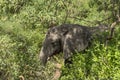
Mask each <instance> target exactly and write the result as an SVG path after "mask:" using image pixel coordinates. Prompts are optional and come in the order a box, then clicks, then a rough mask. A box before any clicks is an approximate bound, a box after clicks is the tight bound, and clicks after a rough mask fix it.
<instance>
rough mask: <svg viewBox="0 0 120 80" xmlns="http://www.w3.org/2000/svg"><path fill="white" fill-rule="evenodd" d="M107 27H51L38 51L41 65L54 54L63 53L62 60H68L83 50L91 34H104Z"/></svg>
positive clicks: (65, 25)
mask: <svg viewBox="0 0 120 80" xmlns="http://www.w3.org/2000/svg"><path fill="white" fill-rule="evenodd" d="M107 29H108V27H106V26H104V25H100V26H97V27H86V26H81V25H78V24H63V25H60V26H55V27H52V28H50V29H49V30H48V32H47V33H46V37H45V40H44V41H43V46H42V48H41V51H40V60H41V62H42V64H43V65H45V64H46V63H47V59H48V58H49V57H51V56H53V55H55V54H56V53H60V52H63V54H64V60H67V59H69V58H70V57H71V56H72V55H73V54H74V53H75V52H76V50H77V52H80V51H83V50H85V49H86V48H87V47H88V46H89V44H90V42H91V36H92V35H93V34H97V33H98V34H99V32H104V31H105V30H107Z"/></svg>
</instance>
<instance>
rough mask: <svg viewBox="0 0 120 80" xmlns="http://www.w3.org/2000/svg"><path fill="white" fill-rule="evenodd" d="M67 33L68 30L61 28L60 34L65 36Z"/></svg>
mask: <svg viewBox="0 0 120 80" xmlns="http://www.w3.org/2000/svg"><path fill="white" fill-rule="evenodd" d="M68 32H69V30H68V28H65V27H64V28H61V34H62V35H63V36H65V35H66V34H67V33H68Z"/></svg>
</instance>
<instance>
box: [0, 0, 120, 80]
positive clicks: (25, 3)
mask: <svg viewBox="0 0 120 80" xmlns="http://www.w3.org/2000/svg"><path fill="white" fill-rule="evenodd" d="M119 3H120V0H108V1H105V0H84V1H83V0H0V80H19V79H20V78H21V77H23V78H25V80H52V78H53V74H54V73H53V72H54V71H55V70H56V68H55V66H54V64H55V63H56V62H59V63H61V62H62V60H63V59H62V58H61V55H60V56H57V57H59V58H56V57H54V58H53V59H52V60H51V61H49V62H48V64H47V66H46V67H45V68H44V67H42V66H41V65H40V61H39V58H38V57H39V51H40V48H41V46H42V41H43V39H44V38H45V33H46V31H47V29H48V28H50V27H53V26H55V25H60V24H63V23H74V24H81V25H87V26H95V25H98V24H99V23H103V24H104V23H105V24H109V25H110V24H111V23H112V22H113V21H115V20H116V15H117V14H119V13H120V5H119ZM109 17H110V19H107V18H109ZM106 19H107V20H106ZM118 33H120V29H119V28H117V29H116V33H115V35H114V38H113V40H111V41H110V42H109V43H108V46H107V47H104V46H103V44H101V43H100V42H99V40H97V39H95V40H94V41H93V42H94V44H92V46H91V47H90V48H89V49H87V50H86V51H85V52H84V54H83V53H82V52H80V53H78V54H75V55H74V56H73V58H72V59H73V64H72V65H71V67H70V68H66V67H64V66H63V69H62V76H61V78H60V80H74V79H81V80H82V79H88V80H91V79H113V80H117V79H119V78H120V77H119V76H120V67H119V66H120V63H119V60H120V59H119V57H120V54H119V53H120V51H119V50H120V41H119V40H120V35H119V34H118Z"/></svg>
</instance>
